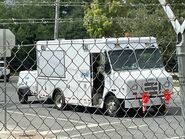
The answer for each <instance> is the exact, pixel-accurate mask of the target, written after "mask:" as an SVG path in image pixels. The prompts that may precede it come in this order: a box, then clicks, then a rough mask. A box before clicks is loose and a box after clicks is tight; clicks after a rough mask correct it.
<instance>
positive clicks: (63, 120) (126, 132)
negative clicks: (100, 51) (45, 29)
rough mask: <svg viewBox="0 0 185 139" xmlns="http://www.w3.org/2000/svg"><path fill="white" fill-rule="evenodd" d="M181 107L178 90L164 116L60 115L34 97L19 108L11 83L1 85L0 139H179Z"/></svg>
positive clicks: (70, 110)
mask: <svg viewBox="0 0 185 139" xmlns="http://www.w3.org/2000/svg"><path fill="white" fill-rule="evenodd" d="M4 89H6V94H7V95H6V99H7V100H6V102H5V101H4V100H5V99H4V98H5V94H4V92H5V90H4ZM5 106H6V110H5ZM180 107H181V103H180V96H179V88H178V87H175V88H174V94H173V96H172V100H171V103H170V108H169V109H168V112H167V113H165V114H164V115H160V114H158V115H156V114H155V113H153V112H150V113H148V114H147V115H144V116H143V115H140V113H139V114H138V112H136V111H134V110H130V111H128V115H125V116H121V117H109V116H108V115H105V114H103V112H104V111H103V110H97V109H95V108H85V107H75V106H71V105H68V106H67V107H66V109H64V110H63V111H59V110H57V109H55V108H54V105H53V104H48V103H47V102H45V101H44V100H37V99H36V98H35V97H31V98H29V104H20V103H19V101H18V97H17V94H16V80H13V79H12V80H11V81H10V82H9V83H7V84H4V82H0V139H4V138H8V139H11V138H21V139H24V138H25V139H26V138H33V139H39V138H48V139H53V138H59V139H67V138H73V139H81V138H87V139H94V138H102V139H107V138H114V139H119V138H125V139H133V138H136V139H143V138H146V139H150V138H151V139H156V138H159V139H168V138H170V139H178V138H179V139H180V138H184V137H183V120H182V115H181V108H180ZM5 111H6V118H5ZM5 119H6V126H7V129H6V130H5V129H4V126H3V125H4V122H5Z"/></svg>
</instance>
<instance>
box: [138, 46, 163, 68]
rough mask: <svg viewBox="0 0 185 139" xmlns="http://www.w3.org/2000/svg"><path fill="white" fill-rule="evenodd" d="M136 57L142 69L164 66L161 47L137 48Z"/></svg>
mask: <svg viewBox="0 0 185 139" xmlns="http://www.w3.org/2000/svg"><path fill="white" fill-rule="evenodd" d="M135 53H136V57H137V60H138V64H139V67H140V68H141V69H150V68H162V67H163V62H162V59H161V54H160V52H159V49H156V48H147V49H136V50H135Z"/></svg>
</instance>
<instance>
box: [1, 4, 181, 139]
mask: <svg viewBox="0 0 185 139" xmlns="http://www.w3.org/2000/svg"><path fill="white" fill-rule="evenodd" d="M19 4H24V3H19ZM25 4H26V3H25ZM31 4H32V5H34V3H31ZM38 4H41V3H37V6H38ZM43 4H44V5H45V4H47V6H48V4H51V3H42V4H41V5H43ZM76 4H77V3H76ZM140 6H141V5H140ZM151 6H152V8H154V9H155V8H159V6H160V5H149V7H151ZM182 6H183V4H182ZM136 7H137V5H136ZM138 7H139V6H138ZM141 7H142V6H141ZM141 7H139V8H141ZM144 7H148V5H144ZM161 8H162V7H161ZM141 14H142V13H141ZM130 18H131V17H130ZM43 20H44V19H43ZM43 20H42V21H43ZM120 20H121V19H120ZM125 20H126V21H130V20H127V19H125ZM156 20H159V19H155V18H154V19H153V21H152V22H155V21H156ZM9 21H10V19H9ZM25 21H26V20H25ZM39 21H41V20H39ZM134 21H136V19H135V20H134ZM17 22H18V23H19V21H17ZM167 22H168V20H167V19H165V23H167ZM5 23H7V24H8V25H11V23H10V22H8V21H6V22H4V23H1V25H3V24H5ZM25 23H26V22H25ZM25 23H23V21H20V24H19V26H24V24H25ZM27 24H29V25H30V22H27ZM35 24H37V23H36V22H34V23H33V25H35ZM41 24H43V23H41ZM45 24H49V23H48V22H47V23H46V22H45ZM169 24H170V23H169ZM126 25H127V24H126ZM132 26H133V28H131V31H132V32H134V31H133V29H134V27H135V26H134V25H133V24H131V27H132ZM141 28H142V27H141ZM151 28H152V27H151ZM165 30H166V31H168V30H171V27H170V26H169V27H167V28H166V29H165ZM149 32H150V31H149ZM158 33H159V34H160V35H159V34H158ZM136 34H137V33H136ZM146 35H147V36H144V35H143V37H142V36H137V37H121V36H120V37H112V38H111V37H105V38H104V37H103V38H98V39H58V40H48V38H47V37H45V38H44V39H42V40H43V41H40V39H39V41H36V40H32V41H33V42H34V43H32V44H28V43H24V42H21V41H19V43H18V44H19V45H16V46H15V47H14V48H13V49H12V50H11V57H7V58H6V55H5V54H4V53H5V51H8V50H7V49H4V50H5V51H3V52H2V54H4V55H3V56H2V58H1V60H0V75H1V78H2V80H1V82H0V90H1V91H0V138H2V139H4V138H7V139H11V138H15V139H17V138H21V139H27V138H30V139H39V138H44V139H53V138H58V139H67V138H74V139H76V138H105V139H107V138H116V139H117V138H126V139H127V138H128V139H129V138H137V139H140V138H142V139H143V138H147V139H150V138H152V139H153V138H159V139H169V138H171V139H176V138H184V134H183V126H184V125H183V116H182V113H181V106H182V104H181V93H180V89H179V88H180V87H179V79H178V62H177V60H176V59H177V58H176V52H175V45H176V41H175V40H174V38H172V39H171V38H170V40H169V39H168V38H167V37H166V36H165V35H166V34H165V33H161V31H160V30H159V31H157V32H155V33H151V34H150V35H148V34H146ZM163 35H164V36H163ZM133 36H134V35H133ZM151 36H155V37H151ZM161 36H162V37H161ZM174 36H175V34H174ZM19 39H20V38H19Z"/></svg>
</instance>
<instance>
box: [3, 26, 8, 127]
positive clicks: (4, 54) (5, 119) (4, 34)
mask: <svg viewBox="0 0 185 139" xmlns="http://www.w3.org/2000/svg"><path fill="white" fill-rule="evenodd" d="M3 59H4V71H3V72H4V89H3V90H4V113H5V115H4V129H5V130H6V129H7V117H6V116H7V115H6V114H7V113H6V112H7V111H6V105H7V104H6V103H7V101H6V95H7V94H6V29H3Z"/></svg>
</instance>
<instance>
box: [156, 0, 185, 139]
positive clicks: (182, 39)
mask: <svg viewBox="0 0 185 139" xmlns="http://www.w3.org/2000/svg"><path fill="white" fill-rule="evenodd" d="M159 2H160V4H161V5H162V7H163V9H164V11H165V12H166V14H167V16H168V19H169V20H170V22H171V24H172V26H173V28H174V30H175V32H176V34H177V44H176V54H177V59H178V73H179V84H180V95H181V102H182V107H181V109H182V116H183V127H184V129H183V133H184V136H185V63H184V61H185V20H184V22H183V23H182V24H180V23H179V21H178V20H177V19H176V17H175V15H174V13H173V11H172V10H171V7H170V5H169V4H168V3H167V2H166V0H159Z"/></svg>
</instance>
